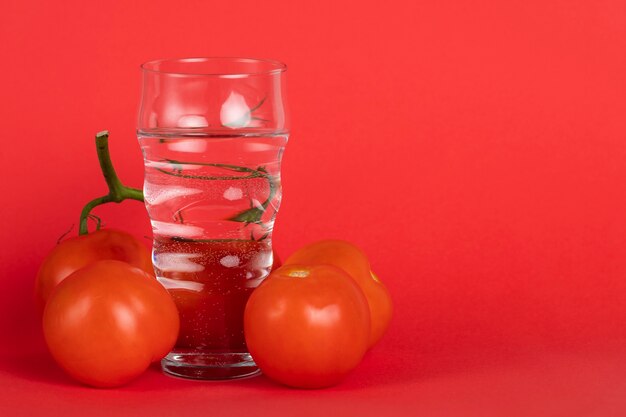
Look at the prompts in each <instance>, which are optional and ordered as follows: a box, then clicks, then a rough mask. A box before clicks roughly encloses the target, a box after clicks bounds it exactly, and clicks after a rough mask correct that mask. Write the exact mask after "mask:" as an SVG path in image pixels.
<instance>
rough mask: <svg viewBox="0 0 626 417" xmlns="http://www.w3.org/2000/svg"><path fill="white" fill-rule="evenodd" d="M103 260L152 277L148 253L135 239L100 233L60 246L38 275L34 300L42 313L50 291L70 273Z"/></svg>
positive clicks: (71, 239)
mask: <svg viewBox="0 0 626 417" xmlns="http://www.w3.org/2000/svg"><path fill="white" fill-rule="evenodd" d="M103 259H114V260H118V261H122V262H126V263H128V264H130V265H132V266H135V267H137V268H140V269H142V270H144V271H146V272H147V273H149V274H151V275H154V269H153V268H152V260H151V256H150V251H149V250H148V249H147V248H146V247H145V246H144V245H143V244H142V243H141V242H140V241H139V240H137V239H136V238H135V237H134V236H132V235H130V234H128V233H126V232H122V231H120V230H110V229H101V230H98V231H96V232H93V233H89V234H88V235H84V236H77V237H73V238H70V239H67V240H65V241H63V242H61V243H59V244H58V245H57V246H56V247H55V248H54V249H53V250H52V252H50V254H49V255H48V256H47V257H46V259H45V260H44V262H43V264H42V265H41V267H40V268H39V272H38V273H37V279H36V283H35V297H36V299H37V304H38V305H39V307H40V309H41V310H42V311H43V308H44V307H45V305H46V302H47V300H48V297H50V294H51V293H52V290H54V288H55V287H56V286H57V285H58V284H59V283H60V282H61V281H63V280H64V279H65V278H66V277H67V276H68V275H70V274H71V273H72V272H74V271H77V270H78V269H80V268H83V267H84V266H87V265H89V264H91V263H93V262H96V261H100V260H103Z"/></svg>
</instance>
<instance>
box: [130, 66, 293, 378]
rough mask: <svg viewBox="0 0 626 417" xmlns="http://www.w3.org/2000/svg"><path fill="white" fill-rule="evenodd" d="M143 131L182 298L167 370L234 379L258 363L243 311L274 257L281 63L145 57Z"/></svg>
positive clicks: (167, 253) (152, 210)
mask: <svg viewBox="0 0 626 417" xmlns="http://www.w3.org/2000/svg"><path fill="white" fill-rule="evenodd" d="M142 70H143V92H142V99H141V107H140V109H139V119H138V128H137V136H138V138H139V143H140V145H141V149H142V152H143V156H144V162H145V181H144V196H145V203H146V208H147V210H148V214H149V216H150V219H151V223H152V230H153V233H154V242H153V263H154V269H155V271H156V275H157V279H158V280H159V281H160V282H161V283H162V284H163V285H164V286H165V288H167V290H168V291H169V293H170V294H171V295H172V298H173V299H174V301H175V302H176V305H177V306H178V310H179V312H180V319H181V328H180V335H179V338H178V341H177V343H176V346H175V348H174V350H172V352H170V354H169V355H167V357H166V358H165V359H163V361H162V367H163V369H164V371H165V372H167V373H170V374H173V375H177V376H182V377H188V378H197V379H225V378H236V377H242V376H247V375H251V374H254V373H256V372H258V369H257V367H256V365H255V363H254V361H253V360H252V358H251V357H250V354H249V353H248V350H247V348H246V343H245V339H244V335H243V312H244V307H245V305H246V301H247V300H248V297H249V296H250V293H251V292H252V291H253V290H254V289H255V288H256V287H257V286H258V285H259V284H260V283H261V281H262V280H263V279H264V278H265V277H266V276H267V275H268V273H269V271H270V269H271V267H272V264H273V254H272V229H273V227H274V219H275V217H276V214H277V212H278V207H279V205H280V200H281V182H280V162H281V156H282V154H283V151H284V148H285V145H286V143H287V137H288V133H289V130H288V115H287V110H286V101H285V71H286V67H285V65H284V64H282V63H280V62H276V61H271V60H260V59H246V58H189V59H170V60H159V61H152V62H148V63H145V64H143V65H142Z"/></svg>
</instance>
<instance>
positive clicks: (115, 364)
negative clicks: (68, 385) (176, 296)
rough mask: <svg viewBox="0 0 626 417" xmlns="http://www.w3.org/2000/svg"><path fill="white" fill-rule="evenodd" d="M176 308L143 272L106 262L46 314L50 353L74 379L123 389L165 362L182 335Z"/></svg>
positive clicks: (82, 274)
mask: <svg viewBox="0 0 626 417" xmlns="http://www.w3.org/2000/svg"><path fill="white" fill-rule="evenodd" d="M179 326H180V323H179V318H178V311H177V309H176V305H175V304H174V302H173V301H172V299H171V297H170V296H169V294H168V293H167V291H166V290H165V288H163V287H162V286H161V284H159V282H158V281H157V280H155V279H154V278H153V277H151V276H150V275H148V274H147V273H146V272H144V271H142V270H140V269H139V268H134V267H131V266H130V265H128V264H126V263H124V262H120V261H115V260H104V261H98V262H95V263H93V264H91V265H88V266H86V267H84V268H82V269H80V270H78V271H76V272H74V273H73V274H71V275H70V276H68V277H67V278H66V279H65V280H63V282H61V283H60V284H59V285H58V286H57V288H56V289H55V290H54V292H53V293H52V295H51V297H50V299H49V301H48V303H47V305H46V307H45V310H44V314H43V332H44V336H45V339H46V343H47V345H48V348H49V350H50V353H51V354H52V356H53V357H54V359H55V360H56V361H57V363H58V364H59V365H60V366H61V367H62V368H63V369H64V370H65V371H66V372H67V373H68V374H69V375H70V376H72V377H73V378H75V379H77V380H78V381H80V382H83V383H85V384H87V385H91V386H95V387H115V386H119V385H123V384H126V383H128V382H129V381H131V380H132V379H134V378H135V377H137V376H138V375H140V374H141V373H143V372H144V371H145V370H146V369H147V368H148V366H149V365H150V363H152V362H154V361H157V360H159V359H161V358H162V357H163V356H165V355H166V354H167V353H168V352H169V351H170V350H171V348H172V347H173V346H174V343H175V342H176V338H177V337H178V330H179Z"/></svg>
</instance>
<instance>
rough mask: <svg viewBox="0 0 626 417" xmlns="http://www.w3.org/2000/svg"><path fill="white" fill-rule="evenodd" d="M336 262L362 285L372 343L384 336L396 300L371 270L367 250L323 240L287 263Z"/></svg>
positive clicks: (333, 263) (304, 248) (291, 257)
mask: <svg viewBox="0 0 626 417" xmlns="http://www.w3.org/2000/svg"><path fill="white" fill-rule="evenodd" d="M291 264H302V265H316V264H324V265H333V266H336V267H337V268H340V269H342V270H344V271H345V272H347V273H348V275H350V276H351V277H352V278H354V280H355V281H356V282H357V284H359V286H360V287H361V290H363V293H364V294H365V297H366V298H367V302H368V305H369V309H370V316H371V323H372V328H371V332H370V341H369V346H370V347H372V346H374V345H375V344H376V342H378V341H379V340H380V338H381V337H382V336H383V334H384V333H385V331H386V330H387V327H389V322H390V321H391V316H392V314H393V303H392V301H391V296H390V295H389V291H387V288H386V287H385V285H384V284H383V283H382V282H381V281H380V280H379V279H378V277H377V276H376V275H374V273H373V272H372V271H371V269H370V263H369V260H368V259H367V256H366V255H365V253H364V252H363V251H362V250H361V249H359V248H358V247H356V246H355V245H353V244H352V243H350V242H346V241H343V240H322V241H319V242H314V243H311V244H309V245H306V246H304V247H302V248H301V249H299V250H297V251H296V252H295V253H294V254H292V255H291V256H290V257H289V258H287V260H286V261H285V265H291Z"/></svg>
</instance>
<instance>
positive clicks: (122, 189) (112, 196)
mask: <svg viewBox="0 0 626 417" xmlns="http://www.w3.org/2000/svg"><path fill="white" fill-rule="evenodd" d="M96 149H97V152H98V161H99V162H100V169H101V170H102V174H103V175H104V180H105V181H106V183H107V187H108V188H109V193H108V194H107V195H104V196H102V197H98V198H95V199H93V200H91V201H90V202H89V203H87V204H86V205H85V207H83V210H82V212H81V213H80V222H79V229H78V234H79V235H86V234H87V233H89V224H88V223H89V219H90V218H91V219H93V220H96V223H97V224H96V229H99V228H100V219H99V218H98V217H97V216H94V215H92V214H91V211H92V210H93V209H94V208H96V207H98V206H99V205H102V204H106V203H121V202H122V201H124V200H137V201H143V192H142V191H141V190H139V189H137V188H131V187H127V186H125V185H123V184H122V182H121V181H120V179H119V178H118V176H117V174H116V172H115V168H113V162H111V154H110V153H109V132H107V131H106V130H105V131H102V132H99V133H98V134H96Z"/></svg>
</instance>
